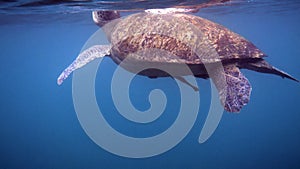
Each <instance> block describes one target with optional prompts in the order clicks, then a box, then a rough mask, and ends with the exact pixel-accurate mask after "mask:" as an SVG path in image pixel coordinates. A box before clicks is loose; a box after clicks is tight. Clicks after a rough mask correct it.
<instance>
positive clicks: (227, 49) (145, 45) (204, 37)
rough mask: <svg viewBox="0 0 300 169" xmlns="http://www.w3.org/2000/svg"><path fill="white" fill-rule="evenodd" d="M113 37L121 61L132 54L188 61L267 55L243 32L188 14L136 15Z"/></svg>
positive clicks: (137, 58)
mask: <svg viewBox="0 0 300 169" xmlns="http://www.w3.org/2000/svg"><path fill="white" fill-rule="evenodd" d="M110 40H111V44H112V51H111V54H112V58H113V59H114V60H115V61H116V60H117V61H119V62H120V61H122V60H123V59H125V58H126V57H127V56H129V55H130V56H131V58H132V59H134V60H135V61H142V62H145V61H146V62H159V63H185V64H203V63H214V62H218V61H223V60H227V59H239V58H241V59H243V58H261V57H263V56H265V55H264V54H263V53H262V52H261V51H260V50H259V49H257V48H256V47H255V46H254V45H253V44H252V43H251V42H249V41H247V40H246V39H244V38H243V37H241V36H240V35H238V34H236V33H233V32H232V31H230V30H228V29H227V28H225V27H223V26H221V25H219V24H216V23H214V22H211V21H209V20H206V19H203V18H200V17H198V16H193V15H188V14H151V13H138V14H133V15H130V16H128V17H126V18H124V19H123V20H121V21H120V22H119V23H118V24H117V25H116V26H115V27H114V28H113V30H112V31H111V35H110ZM151 49H159V50H163V51H167V52H169V53H170V55H161V53H160V52H153V50H151ZM141 51H142V52H141ZM150 51H151V52H150ZM155 51H158V50H155Z"/></svg>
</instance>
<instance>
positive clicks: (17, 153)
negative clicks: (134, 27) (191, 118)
mask: <svg viewBox="0 0 300 169" xmlns="http://www.w3.org/2000/svg"><path fill="white" fill-rule="evenodd" d="M224 8H226V12H222V10H224ZM230 8H232V9H233V10H232V11H231V10H230ZM234 9H235V8H234V7H215V8H212V9H206V10H203V11H201V12H200V13H198V14H197V15H199V16H202V17H205V18H208V19H211V20H213V21H215V22H218V23H221V24H223V25H225V26H226V27H228V28H230V29H232V30H233V31H235V32H237V33H239V34H241V35H243V36H244V37H246V38H247V39H249V40H250V41H252V42H253V43H254V44H256V45H257V46H258V47H259V48H260V49H261V50H262V51H264V52H265V53H266V54H268V55H269V57H268V58H267V60H268V61H269V62H270V63H272V64H273V65H275V66H276V67H278V68H280V69H283V70H285V71H287V72H289V73H290V74H292V75H294V76H295V77H296V78H298V79H299V78H300V67H299V65H300V57H299V56H300V17H299V16H300V15H299V14H300V9H299V8H298V9H296V10H295V9H293V10H292V9H286V8H284V9H281V8H280V6H274V7H271V6H270V7H269V8H268V9H266V8H265V7H261V6H259V5H258V6H251V8H245V9H244V10H237V11H235V10H234ZM77 15H78V14H77ZM80 16H81V17H82V18H86V20H87V21H77V20H76V19H75V20H74V18H73V17H72V15H71V14H66V15H64V17H60V18H64V19H63V20H59V19H53V15H49V17H48V18H46V19H45V18H44V19H43V18H40V20H41V22H39V19H38V16H35V17H33V18H35V21H33V22H13V23H9V22H4V20H6V21H7V20H8V19H10V20H11V19H19V18H18V17H28V16H9V17H8V16H5V15H3V16H1V17H2V18H1V21H3V22H2V23H1V25H0V56H1V57H0V59H1V61H0V82H1V83H0V168H5V169H9V168H33V169H34V168H43V169H50V168H74V169H75V168H107V169H108V168H130V169H131V168H231V169H232V168H272V169H274V168H300V123H299V121H300V99H299V96H300V84H299V83H296V82H293V81H290V80H287V79H281V78H280V77H276V76H273V75H267V74H260V73H257V72H252V71H248V70H243V72H244V74H245V75H246V76H247V77H248V79H249V80H250V82H251V84H252V86H253V91H252V96H251V101H250V103H249V104H248V105H247V106H246V107H245V108H244V109H242V111H241V113H240V114H230V113H224V115H223V118H222V120H221V123H220V124H219V126H218V128H217V130H216V132H215V133H214V135H213V136H212V137H211V138H210V139H209V140H208V141H207V142H205V143H204V144H198V142H197V139H198V136H199V133H200V131H201V128H202V125H203V124H204V120H205V118H206V115H207V111H208V107H209V102H210V87H209V86H210V84H209V81H207V80H202V79H199V80H198V84H199V86H200V94H201V105H200V106H201V107H200V110H199V115H198V119H197V121H196V124H195V125H194V127H193V129H192V130H191V132H190V133H189V134H188V136H187V137H186V138H185V139H184V140H183V141H182V142H181V143H180V144H178V145H177V146H176V147H175V148H173V149H172V150H170V151H168V152H166V153H164V154H161V155H158V156H155V157H152V158H146V159H128V158H123V157H118V156H116V155H113V154H110V153H108V152H106V151H105V150H103V149H101V148H100V147H98V146H97V145H96V144H95V143H93V142H92V141H91V140H90V139H89V137H88V136H87V135H86V134H85V133H84V131H83V129H82V128H81V126H80V124H79V122H78V119H77V117H76V113H75V110H74V108H73V103H72V91H71V89H72V83H71V79H68V80H67V81H66V82H65V83H64V84H63V85H62V86H57V84H56V78H57V76H58V75H59V73H60V72H61V71H62V70H63V69H64V68H65V67H66V66H67V65H68V64H69V63H70V62H71V61H72V60H73V59H74V58H75V56H76V55H77V54H78V53H79V51H80V49H81V47H82V46H83V44H84V43H85V41H86V40H87V39H88V38H89V37H90V36H91V35H92V34H93V33H94V32H95V31H96V30H97V29H98V27H97V26H95V25H94V24H93V23H92V21H91V19H89V18H90V14H89V13H82V14H80ZM4 17H5V18H4ZM41 17H42V16H41ZM43 17H45V16H43ZM27 19H28V18H27ZM25 20H26V19H25ZM115 66H116V65H114V63H113V62H112V61H111V60H110V59H109V58H107V59H105V60H104V61H103V63H102V64H101V66H100V69H99V74H98V76H97V83H98V84H99V85H98V87H99V88H97V89H96V91H97V97H98V102H99V104H100V106H104V107H103V109H105V110H107V111H105V112H106V118H107V119H108V121H109V122H111V123H112V126H113V127H114V128H116V129H117V130H119V131H121V132H122V133H125V134H126V133H127V134H128V135H137V136H141V137H143V136H145V137H146V136H149V135H154V134H157V133H159V132H162V131H163V130H164V129H166V128H167V127H168V126H169V125H171V124H172V121H174V119H175V118H176V115H177V114H176V107H177V108H178V105H177V104H174V105H175V106H174V105H168V108H167V111H166V112H165V114H164V115H163V116H162V117H161V119H160V121H157V124H156V123H155V122H154V123H153V124H148V126H144V127H142V129H145V131H144V132H143V131H142V130H140V129H136V130H133V129H134V128H138V127H139V126H140V124H139V125H138V124H133V123H130V122H127V121H126V120H124V119H121V118H120V117H114V116H118V114H117V112H116V110H115V109H114V108H113V105H111V104H110V102H109V101H107V102H106V103H107V104H101V99H103V98H109V97H110V96H107V97H106V95H101V93H105V91H107V89H108V88H107V87H108V86H109V83H110V82H109V79H110V78H111V75H112V74H111V73H112V71H113V69H114V68H115ZM99 77H101V79H104V81H100V80H101V79H100V78H99ZM105 79H106V80H105ZM144 83H148V85H144ZM132 85H133V86H134V90H133V89H132V92H131V99H132V102H133V104H135V105H136V106H137V107H139V108H140V109H146V108H147V107H148V106H149V103H148V102H147V97H148V93H149V91H150V89H151V88H156V87H161V88H163V89H165V90H166V94H167V96H168V97H169V99H170V100H169V101H170V102H172V101H173V102H174V103H178V104H179V103H180V100H178V99H176V98H177V97H179V93H178V91H177V87H176V85H175V83H174V82H173V80H172V79H170V78H165V79H148V78H145V77H137V78H136V79H135V80H134V83H133V84H132ZM106 93H107V92H106ZM109 111H111V114H110V112H109ZM114 119H117V121H115V120H114ZM151 125H153V128H151ZM145 133H146V134H145Z"/></svg>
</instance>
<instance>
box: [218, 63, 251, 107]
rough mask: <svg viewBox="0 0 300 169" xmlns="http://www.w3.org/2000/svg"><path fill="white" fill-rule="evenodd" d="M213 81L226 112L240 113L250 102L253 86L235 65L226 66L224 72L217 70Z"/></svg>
mask: <svg viewBox="0 0 300 169" xmlns="http://www.w3.org/2000/svg"><path fill="white" fill-rule="evenodd" d="M224 78H225V79H224ZM212 80H213V81H214V83H215V85H216V88H217V89H218V91H219V96H220V100H221V103H222V104H223V106H224V108H225V110H226V111H228V112H239V111H240V110H241V109H242V108H243V106H245V105H246V104H247V103H248V102H249V100H250V94H251V90H252V88H251V85H250V83H249V81H248V79H247V78H246V77H245V76H244V75H243V74H242V73H241V72H240V69H239V68H238V67H236V66H235V65H233V64H232V65H225V66H224V71H223V70H221V69H215V72H213V74H212Z"/></svg>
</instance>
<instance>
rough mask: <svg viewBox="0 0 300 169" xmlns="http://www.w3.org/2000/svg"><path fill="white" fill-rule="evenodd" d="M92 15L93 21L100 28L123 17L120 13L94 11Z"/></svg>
mask: <svg viewBox="0 0 300 169" xmlns="http://www.w3.org/2000/svg"><path fill="white" fill-rule="evenodd" d="M92 15H93V21H94V22H95V23H96V24H97V25H98V26H100V27H102V26H104V25H105V24H107V23H108V22H110V21H112V20H114V19H118V18H120V17H121V16H120V13H119V12H118V11H93V13H92Z"/></svg>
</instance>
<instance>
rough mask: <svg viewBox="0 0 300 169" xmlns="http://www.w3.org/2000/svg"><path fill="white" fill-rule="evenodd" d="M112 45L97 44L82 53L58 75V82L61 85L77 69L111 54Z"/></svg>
mask: <svg viewBox="0 0 300 169" xmlns="http://www.w3.org/2000/svg"><path fill="white" fill-rule="evenodd" d="M110 49H111V46H110V45H95V46H92V47H90V48H88V49H86V50H85V51H83V52H82V53H80V54H79V56H78V57H77V58H76V59H75V60H74V61H73V62H72V63H71V64H70V66H68V67H67V68H66V69H65V70H64V71H63V72H62V73H61V74H60V76H59V77H58V79H57V84H58V85H61V84H62V83H63V81H64V80H65V79H66V78H67V77H68V76H69V75H70V74H71V73H72V72H73V71H74V70H76V69H79V68H81V67H83V66H84V65H86V64H88V63H89V62H91V61H92V60H94V59H96V58H101V57H104V56H107V55H110Z"/></svg>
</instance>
